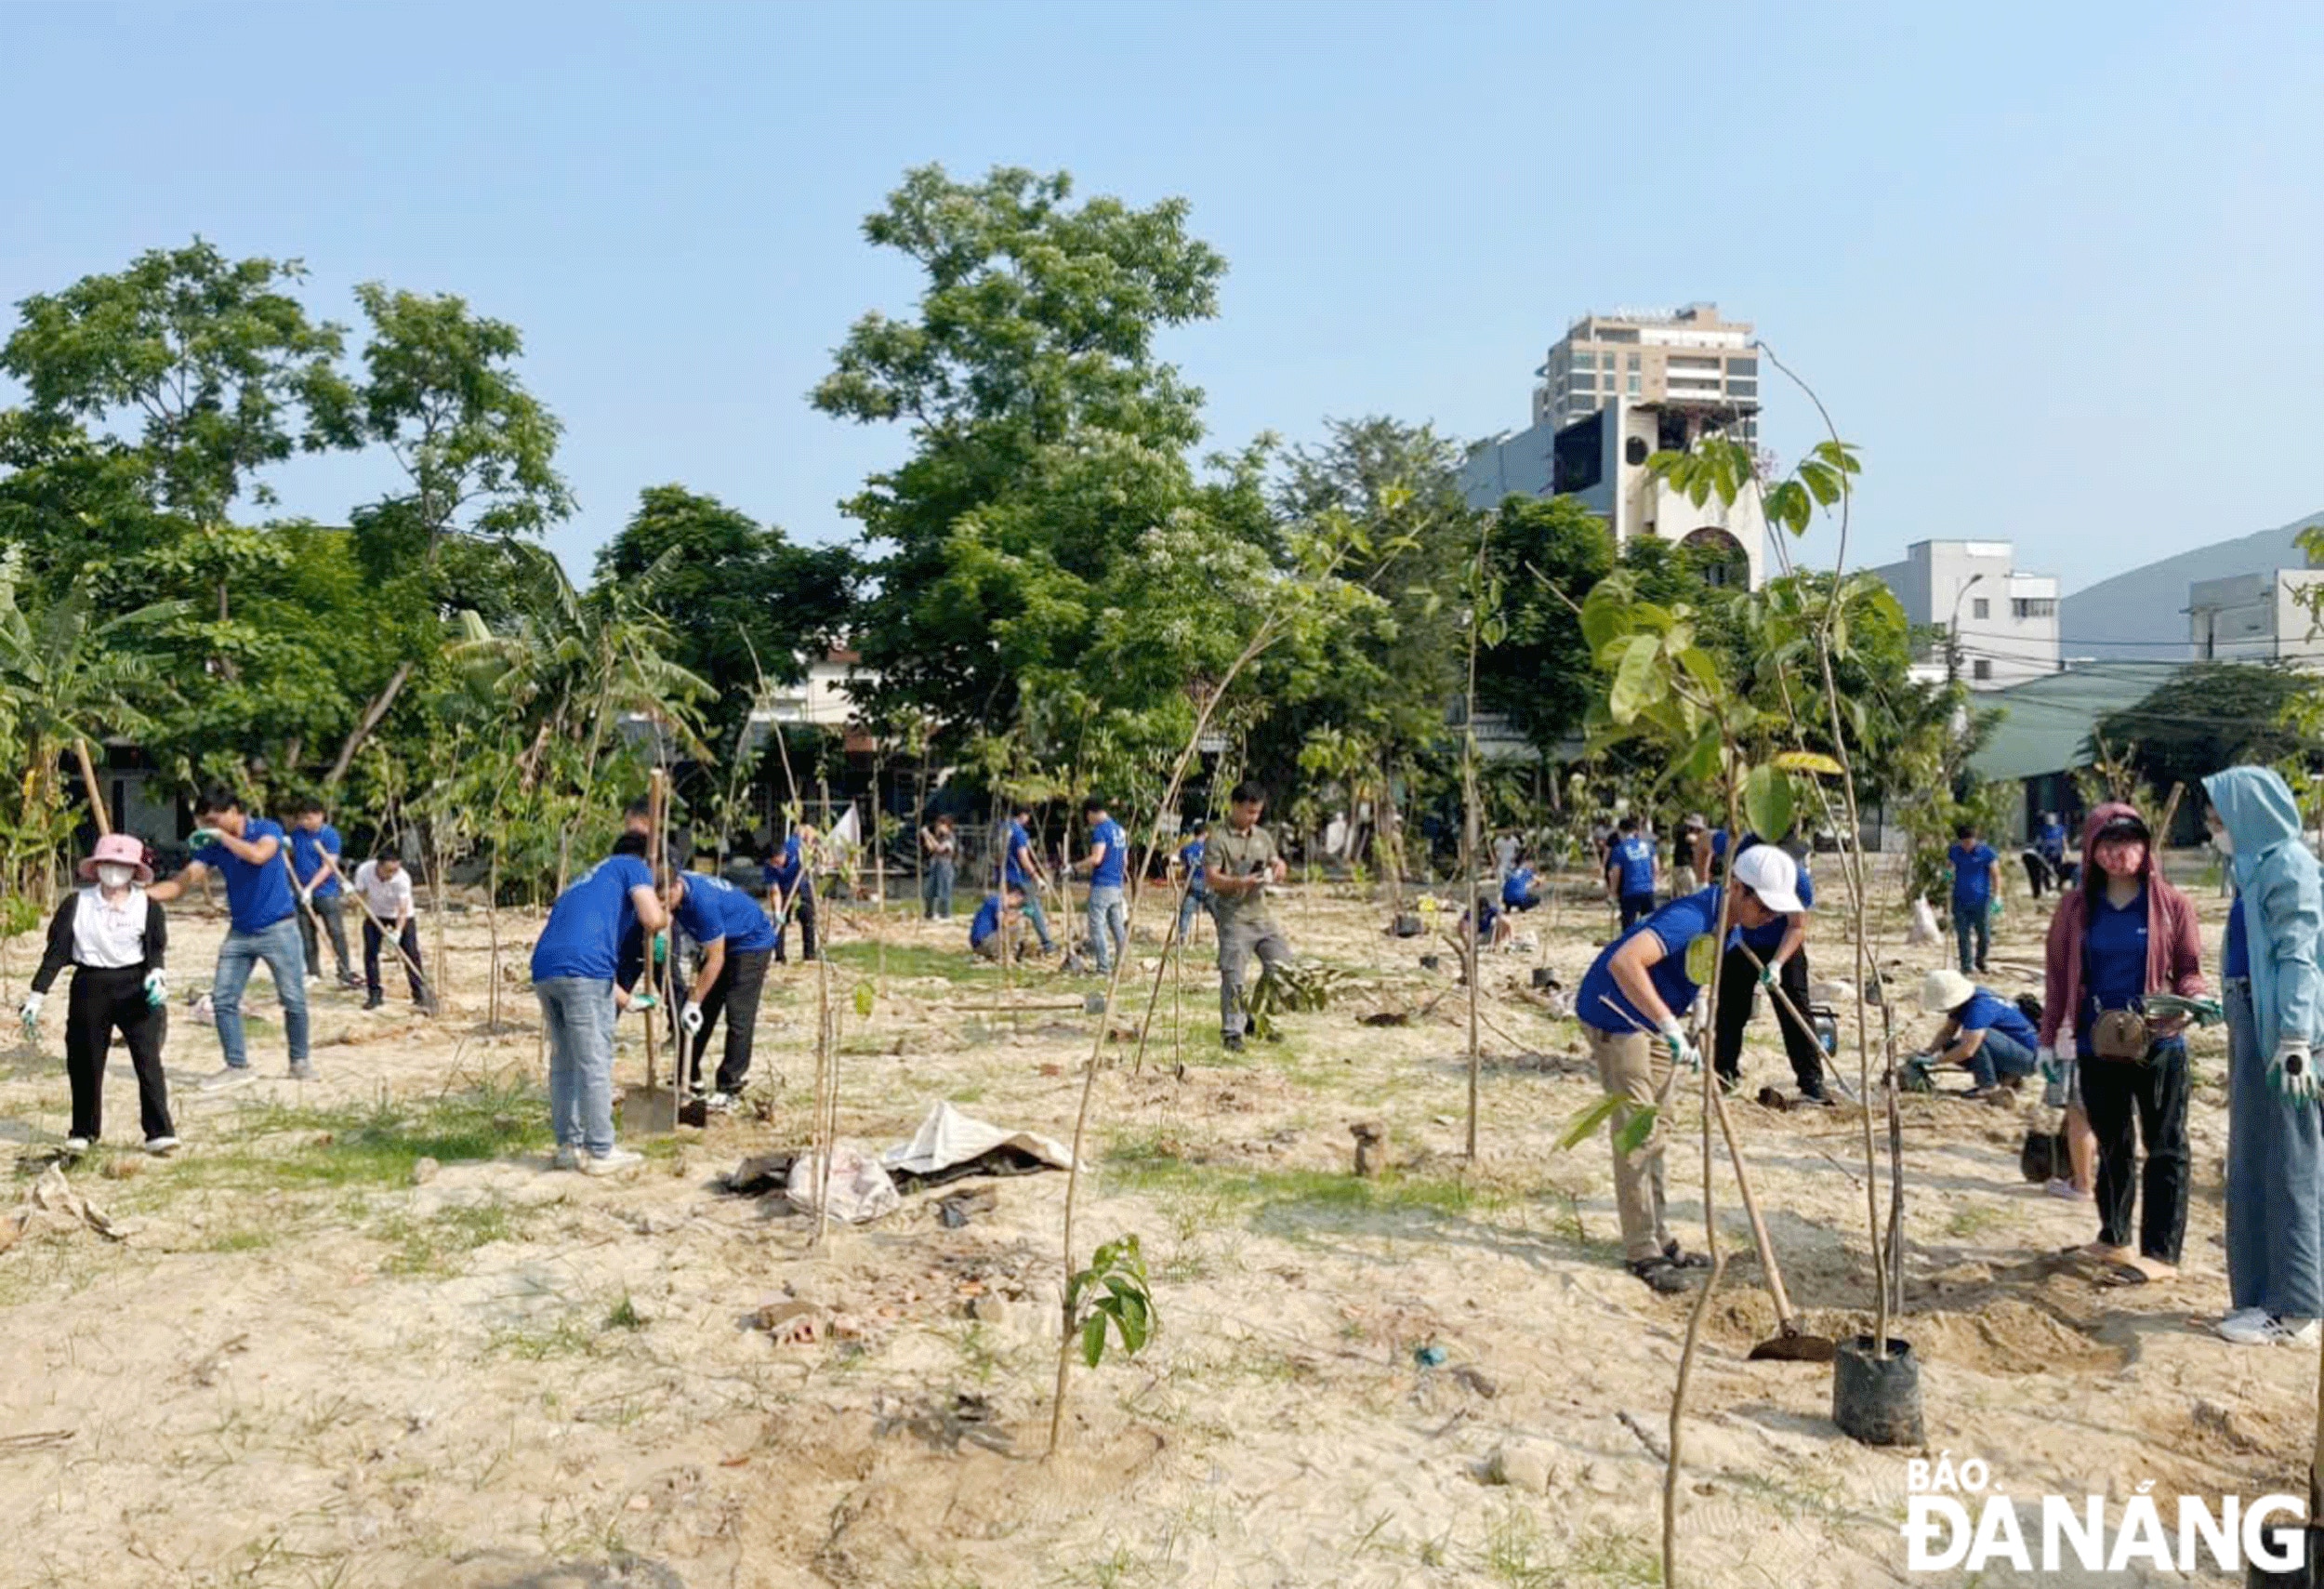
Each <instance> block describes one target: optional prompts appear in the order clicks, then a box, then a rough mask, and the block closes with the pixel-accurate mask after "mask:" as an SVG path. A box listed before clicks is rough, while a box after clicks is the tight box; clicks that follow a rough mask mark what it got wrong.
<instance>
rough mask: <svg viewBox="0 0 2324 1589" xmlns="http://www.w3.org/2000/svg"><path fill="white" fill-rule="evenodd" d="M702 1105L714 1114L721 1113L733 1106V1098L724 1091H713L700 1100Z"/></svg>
mask: <svg viewBox="0 0 2324 1589" xmlns="http://www.w3.org/2000/svg"><path fill="white" fill-rule="evenodd" d="M702 1106H703V1107H704V1108H706V1109H707V1110H709V1111H710V1112H711V1113H712V1114H714V1115H722V1114H724V1113H726V1112H727V1111H728V1110H729V1109H731V1108H733V1106H734V1100H733V1097H732V1096H731V1095H730V1094H728V1093H725V1092H713V1093H711V1094H710V1095H709V1096H708V1097H707V1098H705V1099H703V1100H702Z"/></svg>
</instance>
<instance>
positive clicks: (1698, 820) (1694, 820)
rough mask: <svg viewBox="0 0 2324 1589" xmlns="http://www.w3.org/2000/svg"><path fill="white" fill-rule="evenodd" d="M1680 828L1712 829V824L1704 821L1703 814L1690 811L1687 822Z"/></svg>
mask: <svg viewBox="0 0 2324 1589" xmlns="http://www.w3.org/2000/svg"><path fill="white" fill-rule="evenodd" d="M1679 826H1680V827H1682V828H1705V829H1708V828H1710V823H1708V822H1706V821H1704V820H1703V814H1702V813H1701V812H1699V811H1690V812H1688V813H1687V814H1686V820H1685V821H1684V822H1683V823H1681V824H1680V825H1679Z"/></svg>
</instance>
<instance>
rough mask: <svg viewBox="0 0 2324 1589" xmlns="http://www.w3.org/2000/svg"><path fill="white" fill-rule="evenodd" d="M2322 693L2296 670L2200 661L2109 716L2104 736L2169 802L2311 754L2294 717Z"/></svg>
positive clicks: (2102, 725)
mask: <svg viewBox="0 0 2324 1589" xmlns="http://www.w3.org/2000/svg"><path fill="white" fill-rule="evenodd" d="M2314 689H2315V685H2314V682H2313V681H2311V680H2310V679H2308V678H2307V677H2306V676H2305V675H2304V674H2302V673H2300V672H2298V671H2297V670H2295V669H2291V668H2288V667H2282V666H2278V665H2276V664H2271V663H2255V662H2198V663H2195V664H2193V665H2192V666H2190V667H2186V668H2183V669H2180V670H2179V671H2178V672H2176V673H2173V674H2172V676H2171V678H2170V680H2169V682H2166V683H2164V684H2162V685H2160V686H2159V687H2158V688H2157V689H2155V690H2154V691H2152V692H2151V693H2149V694H2148V695H2147V696H2146V699H2145V700H2143V701H2140V702H2139V703H2138V704H2137V705H2136V706H2134V707H2132V708H2129V709H2127V710H2124V711H2119V712H2110V713H2108V714H2107V715H2106V717H2105V718H2103V719H2102V720H2100V722H2099V723H2098V729H2097V737H2099V738H2102V739H2103V740H2104V741H2105V743H2106V745H2107V746H2109V747H2111V748H2113V749H2114V750H2115V751H2116V752H2117V753H2120V754H2127V755H2128V756H2129V758H2130V761H2131V765H2132V766H2133V767H2134V768H2136V769H2137V771H2138V774H2139V775H2140V776H2141V777H2142V778H2144V779H2146V782H2147V784H2148V785H2149V786H2150V787H2151V788H2153V789H2154V791H2155V794H2156V797H2157V798H2158V799H2161V798H2163V797H2165V796H2167V795H2168V793H2169V791H2170V789H2171V787H2172V785H2173V784H2185V785H2186V786H2187V788H2189V789H2193V788H2197V787H2198V786H2199V784H2200V782H2201V780H2202V779H2203V778H2204V777H2205V776H2206V775H2209V774H2212V773H2215V772H2217V771H2219V769H2220V768H2222V767H2229V766H2233V765H2235V764H2236V763H2237V762H2238V761H2256V762H2263V763H2265V762H2273V761H2281V760H2283V759H2284V758H2286V757H2289V756H2291V755H2294V754H2296V753H2298V752H2300V751H2303V750H2304V749H2305V748H2306V747H2304V746H2303V745H2302V744H2301V743H2300V740H2299V737H2298V735H2297V734H2296V733H2295V732H2294V731H2293V730H2292V729H2291V728H2289V727H2287V726H2286V717H2287V711H2288V708H2290V707H2291V705H2292V703H2293V702H2295V701H2297V700H2298V699H2299V698H2300V697H2301V696H2303V695H2309V694H2311V693H2313V691H2314Z"/></svg>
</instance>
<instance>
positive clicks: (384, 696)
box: [323, 662, 412, 789]
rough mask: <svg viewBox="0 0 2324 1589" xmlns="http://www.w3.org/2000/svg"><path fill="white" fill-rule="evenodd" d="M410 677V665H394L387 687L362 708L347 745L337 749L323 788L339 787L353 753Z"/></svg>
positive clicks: (361, 746) (385, 713) (369, 735)
mask: <svg viewBox="0 0 2324 1589" xmlns="http://www.w3.org/2000/svg"><path fill="white" fill-rule="evenodd" d="M411 676H412V664H410V663H409V662H399V663H397V664H396V668H395V671H394V672H393V673H391V674H390V675H389V677H388V687H387V688H386V689H384V690H381V691H380V692H379V694H378V696H377V698H376V699H375V700H374V701H373V702H372V703H371V704H370V705H369V706H367V707H365V708H363V716H362V717H360V718H358V719H357V720H356V722H355V728H354V732H352V733H351V734H350V735H348V736H347V743H346V744H344V745H342V746H340V747H339V755H338V760H337V761H333V762H332V763H331V770H330V772H329V773H327V774H325V775H324V779H323V787H324V788H326V789H335V788H338V787H339V780H340V779H341V778H344V777H345V776H347V769H348V768H349V767H350V766H352V765H354V762H355V752H356V751H358V750H360V749H362V748H363V741H364V740H366V739H368V738H370V737H371V731H372V730H373V729H375V728H377V727H378V726H379V720H380V719H381V718H383V717H385V716H387V715H388V708H390V707H391V706H393V705H395V697H396V696H397V695H399V694H401V693H402V692H403V683H404V681H405V680H407V679H409V678H410V677H411Z"/></svg>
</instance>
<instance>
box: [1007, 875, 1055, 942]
mask: <svg viewBox="0 0 2324 1589" xmlns="http://www.w3.org/2000/svg"><path fill="white" fill-rule="evenodd" d="M1009 886H1010V888H1023V890H1024V908H1023V910H1020V911H1018V912H1017V914H1018V915H1020V916H1022V917H1023V918H1024V919H1025V920H1027V921H1028V922H1030V923H1032V926H1033V931H1034V934H1035V935H1037V937H1038V938H1039V939H1040V940H1041V947H1042V948H1044V949H1053V948H1055V947H1057V940H1056V939H1054V938H1052V937H1050V935H1049V917H1048V915H1047V914H1046V913H1045V912H1043V910H1042V909H1041V896H1040V895H1039V894H1036V893H1035V892H1034V889H1033V885H1032V883H1030V882H1025V883H1013V882H1012V883H1010V885H1009Z"/></svg>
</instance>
